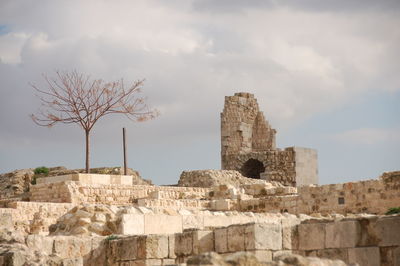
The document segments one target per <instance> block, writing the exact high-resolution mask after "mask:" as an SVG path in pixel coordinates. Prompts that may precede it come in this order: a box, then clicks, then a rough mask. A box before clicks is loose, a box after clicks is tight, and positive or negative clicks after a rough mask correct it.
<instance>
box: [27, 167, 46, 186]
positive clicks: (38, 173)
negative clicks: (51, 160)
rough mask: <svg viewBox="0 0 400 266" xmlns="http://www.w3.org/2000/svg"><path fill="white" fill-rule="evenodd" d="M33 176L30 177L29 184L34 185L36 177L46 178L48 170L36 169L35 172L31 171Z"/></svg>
mask: <svg viewBox="0 0 400 266" xmlns="http://www.w3.org/2000/svg"><path fill="white" fill-rule="evenodd" d="M33 172H34V173H35V175H34V176H33V177H32V180H31V184H32V185H36V179H37V178H38V177H43V176H48V175H49V168H47V167H45V166H41V167H36V168H35V170H33Z"/></svg>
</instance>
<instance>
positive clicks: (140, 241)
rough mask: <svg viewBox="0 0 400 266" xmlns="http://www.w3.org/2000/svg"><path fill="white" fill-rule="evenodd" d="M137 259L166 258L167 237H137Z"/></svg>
mask: <svg viewBox="0 0 400 266" xmlns="http://www.w3.org/2000/svg"><path fill="white" fill-rule="evenodd" d="M137 254H138V258H139V259H162V258H168V236H166V235H146V236H138V237H137Z"/></svg>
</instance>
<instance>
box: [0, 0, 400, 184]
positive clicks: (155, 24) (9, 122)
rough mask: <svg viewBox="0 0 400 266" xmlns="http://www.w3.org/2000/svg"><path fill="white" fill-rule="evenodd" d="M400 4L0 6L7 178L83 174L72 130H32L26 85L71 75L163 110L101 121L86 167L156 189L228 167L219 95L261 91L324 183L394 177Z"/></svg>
mask: <svg viewBox="0 0 400 266" xmlns="http://www.w3.org/2000/svg"><path fill="white" fill-rule="evenodd" d="M399 47H400V1H398V0H393V1H392V0H387V1H372V0H359V1H357V0H346V1H342V0H336V1H317V0H303V1H298V0H297V1H295V0H283V1H275V0H262V1H261V0H253V1H239V0H229V1H228V0H218V1H216V0H215V1H211V0H170V1H161V0H135V1H131V0H116V1H106V0H96V1H94V0H86V1H78V0H58V1H54V0H35V1H34V0H24V1H23V0H1V1H0V173H4V172H9V171H12V170H15V169H22V168H35V167H38V166H47V167H52V166H59V165H62V166H66V167H68V168H84V163H85V158H84V139H85V138H84V132H83V130H82V129H81V128H79V127H78V126H77V125H56V126H54V127H52V128H45V127H39V126H37V125H35V124H34V123H33V122H32V121H31V119H30V114H32V113H35V112H37V110H38V108H39V107H40V102H39V100H38V98H37V97H36V96H35V92H34V89H33V88H32V87H31V85H30V84H35V85H36V86H38V87H40V88H43V89H45V88H46V84H45V82H44V79H43V75H44V74H45V75H48V76H50V77H52V76H54V75H55V71H57V70H60V71H72V70H76V71H78V72H80V73H84V74H86V75H90V76H91V77H93V78H101V79H103V80H106V81H114V80H118V79H121V78H122V79H123V80H124V82H125V83H126V84H130V83H132V82H134V81H135V80H139V79H145V84H144V87H143V95H144V96H146V97H147V101H148V104H149V105H150V106H152V107H154V108H156V109H157V110H158V111H159V112H160V116H159V117H157V118H156V119H154V120H151V121H147V122H143V123H133V122H131V121H130V120H128V119H126V118H125V117H124V116H117V115H115V116H108V117H104V118H103V119H101V120H99V121H98V123H97V124H96V125H95V127H94V128H93V130H92V135H91V139H92V140H91V145H92V146H91V153H92V157H91V166H92V167H102V166H109V167H114V166H121V165H122V164H123V158H122V127H125V128H126V129H127V138H128V166H129V167H131V168H134V169H136V170H138V171H139V172H140V173H141V175H142V177H144V178H147V179H151V180H152V181H153V182H154V183H155V184H176V183H177V182H178V179H179V176H180V174H181V172H182V171H184V170H197V169H220V167H221V164H220V120H219V118H220V112H222V109H223V104H224V97H225V96H227V95H233V94H234V93H235V92H250V93H254V94H255V97H256V98H257V99H258V102H259V105H260V108H261V110H262V111H263V112H264V114H265V116H266V118H267V119H268V120H269V122H270V123H271V125H272V127H273V128H275V129H276V130H277V132H278V133H277V146H278V147H279V148H285V147H290V146H300V147H310V148H314V149H317V150H318V160H319V178H320V183H321V184H330V183H342V182H350V181H356V180H364V179H372V178H377V177H378V176H379V175H380V174H381V173H382V172H384V171H393V170H400V155H399V150H400V104H399V103H400V75H399V70H400V60H399V59H400V49H399Z"/></svg>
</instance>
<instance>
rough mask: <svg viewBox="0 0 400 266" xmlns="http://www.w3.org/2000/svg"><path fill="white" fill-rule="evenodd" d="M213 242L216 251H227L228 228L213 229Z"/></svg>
mask: <svg viewBox="0 0 400 266" xmlns="http://www.w3.org/2000/svg"><path fill="white" fill-rule="evenodd" d="M214 243H215V251H216V252H217V253H226V252H228V229H227V228H216V229H215V230H214Z"/></svg>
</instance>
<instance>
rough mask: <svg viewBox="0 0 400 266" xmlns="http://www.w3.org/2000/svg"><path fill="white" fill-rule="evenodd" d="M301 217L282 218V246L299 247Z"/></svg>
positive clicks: (285, 247) (284, 247)
mask: <svg viewBox="0 0 400 266" xmlns="http://www.w3.org/2000/svg"><path fill="white" fill-rule="evenodd" d="M299 224H300V219H297V218H287V219H283V220H282V248H283V249H298V248H299V230H298V225H299Z"/></svg>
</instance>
